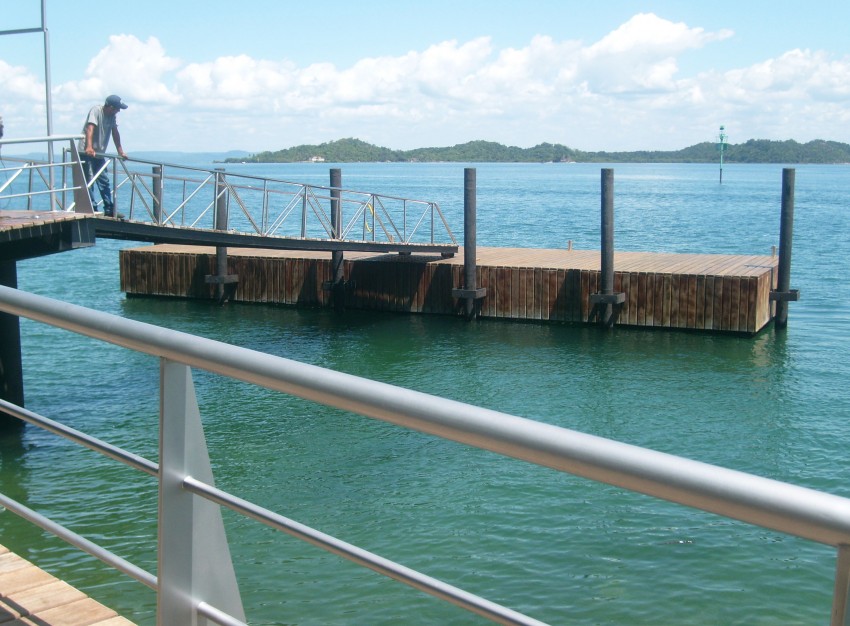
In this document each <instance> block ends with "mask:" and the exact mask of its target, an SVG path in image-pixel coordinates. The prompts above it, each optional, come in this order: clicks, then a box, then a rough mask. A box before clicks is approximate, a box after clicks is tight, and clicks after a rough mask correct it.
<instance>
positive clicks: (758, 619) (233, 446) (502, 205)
mask: <svg viewBox="0 0 850 626" xmlns="http://www.w3.org/2000/svg"><path fill="white" fill-rule="evenodd" d="M341 167H342V170H343V184H344V186H345V187H346V188H351V189H362V190H366V191H373V192H376V193H384V194H389V195H400V196H406V197H413V198H421V199H427V200H434V201H437V202H439V203H440V205H441V207H442V208H443V211H444V212H445V213H446V215H447V218H448V220H449V222H450V224H451V225H452V227H453V229H454V230H455V232H456V234H457V236H458V238H459V239H462V201H463V166H462V165H457V164H343V165H342V166H341ZM476 167H477V178H478V216H479V224H478V243H479V245H482V246H525V247H565V246H566V245H567V241H572V242H573V245H574V246H575V247H579V248H585V249H597V248H598V245H599V244H598V241H599V226H598V222H599V179H600V168H601V167H602V166H599V165H561V164H548V165H526V164H523V165H516V164H510V165H508V164H505V165H501V164H498V165H497V164H481V165H477V166H476ZM613 167H614V169H615V212H616V217H615V223H616V224H615V225H616V234H615V240H616V245H617V248H618V249H620V250H647V251H671V252H717V253H742V254H770V251H771V246H774V245H777V244H778V231H779V208H780V191H781V176H782V171H781V170H782V168H781V167H780V166H766V165H753V166H735V165H731V166H729V165H727V167H726V168H725V169H724V182H723V184H722V185H719V184H718V181H717V168H716V166H702V165H615V166H613ZM327 170H328V167H327V166H317V165H306V164H304V165H301V164H299V165H267V166H257V165H250V166H249V165H245V166H235V167H234V168H233V171H246V172H249V173H252V174H260V175H271V176H279V177H281V178H284V179H287V180H297V181H303V182H313V183H318V184H327V180H328V171H327ZM796 181H797V186H796V212H795V213H796V219H795V226H794V253H793V266H794V267H793V274H792V281H791V282H792V287H793V288H797V289H800V291H801V293H802V300H801V301H800V302H798V303H793V304H792V305H791V312H790V318H789V319H790V323H789V328H788V329H787V331H786V332H777V331H775V330H774V329H773V328H769V329H768V330H766V331H765V332H763V333H761V334H760V335H758V336H756V337H754V338H752V337H727V336H719V335H711V334H698V333H685V332H667V331H656V332H653V331H646V330H631V329H624V328H618V329H615V330H613V331H612V332H600V331H599V330H597V329H592V328H582V327H573V326H566V325H557V324H555V325H547V324H530V323H507V322H503V321H499V322H497V321H484V320H477V321H473V322H466V321H463V320H460V319H454V318H439V317H422V316H406V315H392V314H376V313H362V312H356V311H349V312H346V313H345V314H342V315H340V314H335V313H333V312H331V311H323V310H294V309H289V308H284V307H271V306H258V305H253V306H249V305H237V304H228V305H227V306H224V307H218V306H212V305H210V304H208V303H205V302H204V303H202V302H184V301H171V300H147V299H129V300H128V299H125V297H124V296H123V294H122V293H121V292H120V291H119V283H118V267H117V252H118V250H119V249H120V248H121V247H122V246H126V245H133V244H125V243H117V242H111V241H101V242H99V243H98V244H97V246H96V247H94V248H90V249H85V250H77V251H74V252H71V253H65V254H61V255H56V256H52V257H45V258H40V259H34V260H30V261H25V262H21V263H19V265H18V270H19V286H20V288H21V289H24V290H27V291H31V292H35V293H39V294H43V295H47V296H50V297H54V298H58V299H62V300H67V301H70V302H74V303H77V304H81V305H85V306H90V307H93V308H96V309H99V310H104V311H107V312H110V313H115V314H118V315H122V316H125V317H128V318H132V319H137V320H141V321H145V322H151V323H154V324H159V325H162V326H166V327H169V328H175V329H179V330H184V331H188V332H192V333H197V334H199V335H203V336H206V337H210V338H214V339H217V340H221V341H225V342H229V343H233V344H237V345H240V346H245V347H249V348H253V349H257V350H262V351H266V352H270V353H273V354H278V355H281V356H285V357H288V358H292V359H296V360H300V361H304V362H307V363H311V364H315V365H320V366H324V367H329V368H334V369H338V370H342V371H345V372H349V373H352V374H357V375H360V376H365V377H369V378H373V379H377V380H381V381H385V382H389V383H393V384H397V385H402V386H405V387H410V388H413V389H417V390H420V391H424V392H428V393H433V394H439V395H442V396H447V397H449V398H453V399H456V400H461V401H464V402H469V403H473V404H477V405H481V406H485V407H488V408H493V409H497V410H499V411H505V412H508V413H514V414H517V415H522V416H525V417H529V418H532V419H536V420H540V421H544V422H549V423H553V424H558V425H561V426H564V427H567V428H572V429H577V430H580V431H584V432H589V433H593V434H596V435H600V436H604V437H609V438H612V439H616V440H619V441H625V442H628V443H633V444H637V445H641V446H646V447H650V448H653V449H656V450H662V451H665V452H670V453H673V454H678V455H682V456H685V457H689V458H694V459H698V460H701V461H706V462H709V463H714V464H718V465H723V466H727V467H731V468H734V469H739V470H743V471H747V472H752V473H755V474H759V475H762V476H767V477H770V478H776V479H779V480H784V481H789V482H792V483H795V484H800V485H805V486H810V487H814V488H817V489H822V490H826V491H830V492H832V493H836V494H840V495H844V496H848V497H850V481H848V479H850V460H848V455H847V450H848V448H850V432H848V428H847V426H846V425H847V419H848V416H850V391H848V385H847V381H848V380H850V365H848V348H850V339H848V337H850V332H848V331H850V287H848V284H847V276H848V275H850V261H849V260H848V259H850V234H848V233H850V228H849V227H850V217H848V215H850V211H848V209H850V167H848V166H798V167H797V168H796ZM22 335H23V344H24V345H23V350H24V368H25V386H26V400H27V406H28V407H29V408H30V409H32V410H34V411H36V412H39V413H42V414H45V415H47V416H50V417H52V418H54V419H58V420H61V421H63V422H66V423H68V424H70V425H72V426H74V427H75V428H79V429H82V430H85V431H86V432H89V433H91V434H94V435H96V436H99V437H102V438H104V439H106V440H108V441H110V442H112V443H115V444H117V445H121V446H123V447H126V448H128V449H129V450H131V451H134V452H136V453H139V454H142V455H145V456H147V457H148V458H150V459H152V460H155V459H156V456H157V450H156V445H157V419H158V418H157V412H158V398H157V390H158V365H157V362H156V361H155V360H154V359H151V358H149V357H145V356H140V355H136V354H132V353H128V352H126V351H123V350H120V349H118V348H113V347H111V346H104V345H99V344H97V343H96V342H94V341H90V340H87V339H84V338H80V337H76V336H73V335H70V334H68V333H64V332H61V331H58V330H55V329H52V328H48V327H45V326H42V325H39V324H36V323H33V322H29V321H23V322H22ZM195 380H196V383H197V386H198V400H199V404H200V407H201V414H202V416H203V418H204V421H205V427H206V430H207V438H208V442H209V445H210V448H211V456H212V460H213V464H214V469H215V472H216V481H217V484H218V485H219V486H221V487H223V488H224V489H227V490H229V491H233V492H235V493H238V494H240V495H242V496H244V497H246V498H248V499H251V500H254V501H256V502H258V503H260V504H262V505H264V506H267V507H269V508H272V509H274V510H276V511H278V512H280V513H282V514H284V515H287V516H289V517H292V518H294V519H296V520H298V521H300V522H303V523H306V524H309V525H311V526H314V527H316V528H318V529H320V530H322V531H324V532H327V533H330V534H332V535H335V536H338V537H340V538H342V539H344V540H347V541H349V542H352V543H355V544H358V545H360V546H362V547H364V548H366V549H369V550H372V551H375V552H378V553H380V554H382V555H384V556H386V557H388V558H391V559H393V560H396V561H399V562H401V563H403V564H405V565H408V566H410V567H413V568H416V569H419V570H421V571H423V572H425V573H427V574H430V575H433V576H436V577H438V578H442V579H444V580H446V581H447V582H450V583H452V584H455V585H458V586H460V587H463V588H465V589H467V590H469V591H471V592H474V593H477V594H480V595H483V596H485V597H487V598H489V599H492V600H494V601H497V602H500V603H504V604H506V605H508V606H511V607H512V608H515V609H517V610H519V611H522V612H526V613H528V614H530V615H532V616H534V617H536V618H538V619H541V620H544V621H548V622H551V623H555V624H566V623H576V624H646V625H649V624H748V625H749V624H825V623H827V622H828V615H829V610H830V603H831V594H832V584H833V575H834V566H835V564H834V552H833V551H832V550H831V549H830V548H828V547H824V546H820V545H817V544H813V543H810V542H805V541H802V540H797V539H794V538H792V537H788V536H785V535H781V534H778V533H773V532H770V531H766V530H763V529H759V528H750V527H747V526H745V525H743V524H740V523H738V522H734V521H731V520H727V519H724V518H719V517H716V516H712V515H708V514H704V513H701V512H697V511H691V510H688V509H685V508H683V507H678V506H675V505H672V504H668V503H663V502H662V503H659V502H656V501H653V500H651V499H649V498H647V497H644V496H640V495H636V494H631V493H628V492H624V491H622V490H619V489H616V488H613V487H608V486H605V485H598V484H593V483H590V482H588V481H585V480H582V479H578V478H574V477H571V476H567V475H562V474H559V473H557V472H554V471H551V470H547V469H543V468H538V467H533V466H529V465H526V464H523V463H520V462H518V461H513V460H509V459H504V458H501V457H498V456H496V455H494V454H491V453H487V452H482V451H478V450H474V449H470V448H467V447H465V446H461V445H458V444H454V443H450V442H446V441H442V440H438V439H436V438H433V437H429V436H426V435H422V434H419V433H415V432H409V431H405V430H401V429H399V428H396V427H393V426H390V425H387V424H383V423H379V422H374V421H371V420H368V419H366V418H361V417H358V416H354V415H350V414H347V413H344V412H340V411H335V410H330V409H325V408H323V407H318V406H314V405H310V404H308V403H306V402H303V401H300V400H295V399H289V398H284V397H279V396H276V395H273V394H271V393H269V392H266V391H264V390H258V389H255V388H252V387H249V386H247V385H243V384H241V383H235V382H233V381H228V380H222V379H220V378H218V377H215V376H212V375H209V374H206V373H204V372H195ZM0 480H2V484H0V488H2V491H3V492H4V493H8V494H10V495H12V496H13V497H15V498H17V499H20V500H21V501H23V502H25V503H27V504H28V505H29V506H31V507H33V508H35V509H36V510H38V511H40V512H42V513H45V514H47V515H49V516H52V517H55V518H56V519H58V520H59V521H61V522H62V523H64V524H67V525H68V526H70V527H71V528H73V529H74V530H76V531H77V532H79V533H82V534H83V535H85V536H87V537H89V538H91V539H93V540H95V541H98V542H102V543H103V544H105V545H106V546H108V547H109V548H111V549H113V550H114V551H116V552H117V553H119V554H120V555H121V556H124V557H126V558H128V559H130V560H131V561H133V562H135V563H137V564H139V565H141V566H143V567H146V568H147V569H149V571H152V572H153V571H155V560H154V559H155V545H156V527H155V515H156V493H155V486H154V484H153V482H152V481H151V480H150V479H148V478H147V477H146V476H142V475H137V474H135V473H133V472H131V471H130V470H129V469H127V468H124V467H123V466H118V465H116V464H114V463H112V462H109V461H107V460H105V459H102V458H100V457H99V456H98V455H95V454H93V453H89V452H86V451H83V450H79V449H77V448H75V447H73V446H71V445H70V444H67V443H65V442H64V441H62V440H59V439H57V438H55V437H53V436H51V435H49V434H46V433H42V432H39V431H36V430H35V429H31V428H28V429H27V430H26V431H25V433H24V436H23V439H22V441H20V442H17V443H16V442H10V441H5V442H4V443H3V449H2V467H1V468H0ZM225 521H226V524H227V526H228V531H229V534H230V537H231V543H232V546H231V550H232V551H233V553H234V560H235V564H236V568H237V573H238V576H239V579H240V586H241V589H242V594H243V600H244V602H245V606H246V610H247V612H248V617H249V620H250V621H251V623H252V624H303V625H323V624H328V625H331V624H332V625H337V624H387V625H389V624H399V623H406V624H407V623H410V624H477V623H482V622H483V620H480V619H478V618H476V617H474V616H471V615H469V614H467V613H466V612H464V611H461V610H459V609H455V608H453V607H451V606H446V605H444V604H443V603H440V602H438V601H436V600H433V599H431V598H430V597H428V596H425V595H423V594H421V593H419V592H416V591H414V590H411V589H408V588H406V587H404V586H402V585H399V584H397V583H394V582H392V581H390V580H388V579H384V578H383V577H381V576H378V575H376V574H373V573H371V572H368V571H362V570H360V569H359V568H357V567H355V566H353V565H350V564H348V563H347V562H344V561H341V560H340V559H338V558H336V557H333V556H330V555H326V554H324V553H323V552H320V551H318V550H317V549H315V548H312V547H309V546H307V545H304V544H301V543H300V542H297V541H296V540H293V539H290V538H288V537H285V536H281V535H279V534H276V533H274V532H272V531H270V530H268V529H265V528H264V527H260V526H259V525H257V524H256V523H254V522H249V521H246V520H243V519H241V518H237V517H235V516H231V515H226V517H225ZM0 536H2V543H4V544H6V545H8V546H10V547H12V548H14V549H16V550H17V551H18V552H20V553H21V554H23V555H24V556H27V557H29V558H31V559H33V560H34V561H36V562H37V563H38V564H40V565H42V566H43V567H45V568H47V569H49V570H51V571H53V572H56V573H57V574H58V575H60V576H62V577H63V578H65V579H67V580H69V582H72V583H74V584H76V585H78V586H80V587H82V588H84V589H86V590H87V591H88V592H89V593H91V594H92V595H94V596H95V597H97V598H98V599H100V600H102V601H104V602H106V603H107V604H109V605H110V606H113V607H114V608H116V609H117V610H119V611H120V612H122V613H123V614H124V615H126V616H128V617H130V618H131V619H133V620H134V621H137V622H138V623H140V624H153V623H154V612H155V599H154V597H153V594H152V593H150V592H148V591H147V590H146V589H145V588H144V587H142V586H141V585H139V584H137V583H135V582H133V581H130V580H129V579H127V578H126V577H124V576H122V575H120V574H117V573H115V572H111V571H109V570H107V568H105V567H104V566H102V565H101V564H100V563H99V562H96V561H94V560H93V559H91V558H89V557H87V556H85V555H81V554H79V553H78V552H76V551H75V550H73V549H71V548H69V547H67V546H65V545H64V544H63V543H62V542H60V541H58V540H55V539H52V538H49V537H47V536H45V535H44V534H43V533H41V532H40V531H38V530H35V529H33V528H32V527H31V526H29V525H27V524H26V523H24V522H21V521H20V520H18V519H17V518H16V517H15V516H13V515H12V514H9V513H2V514H0Z"/></svg>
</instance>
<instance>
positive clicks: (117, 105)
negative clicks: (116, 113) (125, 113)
mask: <svg viewBox="0 0 850 626" xmlns="http://www.w3.org/2000/svg"><path fill="white" fill-rule="evenodd" d="M105 104H106V105H107V106H111V107H112V108H114V109H126V108H127V105H126V104H124V103H123V102H121V96H115V95H112V96H109V97H108V98H107V99H106V103H105Z"/></svg>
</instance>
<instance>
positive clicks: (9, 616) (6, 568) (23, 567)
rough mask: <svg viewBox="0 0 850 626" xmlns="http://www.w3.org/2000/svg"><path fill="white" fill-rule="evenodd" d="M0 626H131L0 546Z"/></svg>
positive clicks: (67, 585) (107, 609)
mask: <svg viewBox="0 0 850 626" xmlns="http://www.w3.org/2000/svg"><path fill="white" fill-rule="evenodd" d="M0 624H3V625H8V626H24V625H26V626H134V624H133V622H131V621H129V620H127V619H125V618H123V617H121V616H120V615H118V613H116V612H115V611H113V610H112V609H110V608H107V607H105V606H103V605H102V604H100V603H99V602H96V601H95V600H92V599H91V598H89V597H88V596H86V595H85V594H84V593H83V592H82V591H78V590H77V589H74V588H73V587H72V586H71V585H69V584H67V583H65V582H62V581H61V580H59V579H58V578H55V577H54V576H51V575H50V574H48V573H47V572H45V571H43V570H41V569H39V568H38V567H36V566H35V565H33V564H32V563H30V562H29V561H27V560H26V559H23V558H21V557H20V556H18V555H17V554H14V553H13V552H10V551H9V550H8V549H7V548H6V547H4V546H2V545H0Z"/></svg>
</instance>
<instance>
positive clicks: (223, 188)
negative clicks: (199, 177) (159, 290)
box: [205, 168, 239, 304]
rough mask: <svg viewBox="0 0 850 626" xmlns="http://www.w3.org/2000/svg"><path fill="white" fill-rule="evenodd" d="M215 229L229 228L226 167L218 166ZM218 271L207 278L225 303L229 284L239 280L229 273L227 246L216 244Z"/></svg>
mask: <svg viewBox="0 0 850 626" xmlns="http://www.w3.org/2000/svg"><path fill="white" fill-rule="evenodd" d="M214 188H215V229H216V230H227V183H226V182H225V180H224V169H222V168H216V171H215V185H214ZM215 266H216V273H215V274H213V275H208V276H206V277H205V280H206V282H207V283H208V284H213V285H215V286H216V289H215V292H216V299H217V300H218V302H219V304H223V303H224V302H225V300H227V298H228V293H229V292H228V289H227V288H226V286H227V285H235V284H236V283H237V282H238V281H239V276H238V275H236V274H228V273H227V246H216V248H215Z"/></svg>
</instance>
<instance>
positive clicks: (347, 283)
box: [322, 280, 357, 291]
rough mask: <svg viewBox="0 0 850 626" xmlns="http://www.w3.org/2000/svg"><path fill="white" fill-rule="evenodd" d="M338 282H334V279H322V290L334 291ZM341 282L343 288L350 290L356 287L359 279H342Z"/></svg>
mask: <svg viewBox="0 0 850 626" xmlns="http://www.w3.org/2000/svg"><path fill="white" fill-rule="evenodd" d="M336 284H337V283H335V282H334V281H332V280H324V281H322V291H333V289H334V286H335V285H336ZM339 284H340V285H341V286H342V287H343V289H348V290H350V289H354V288H355V286H356V285H357V281H354V280H342V281H340V282H339Z"/></svg>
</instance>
